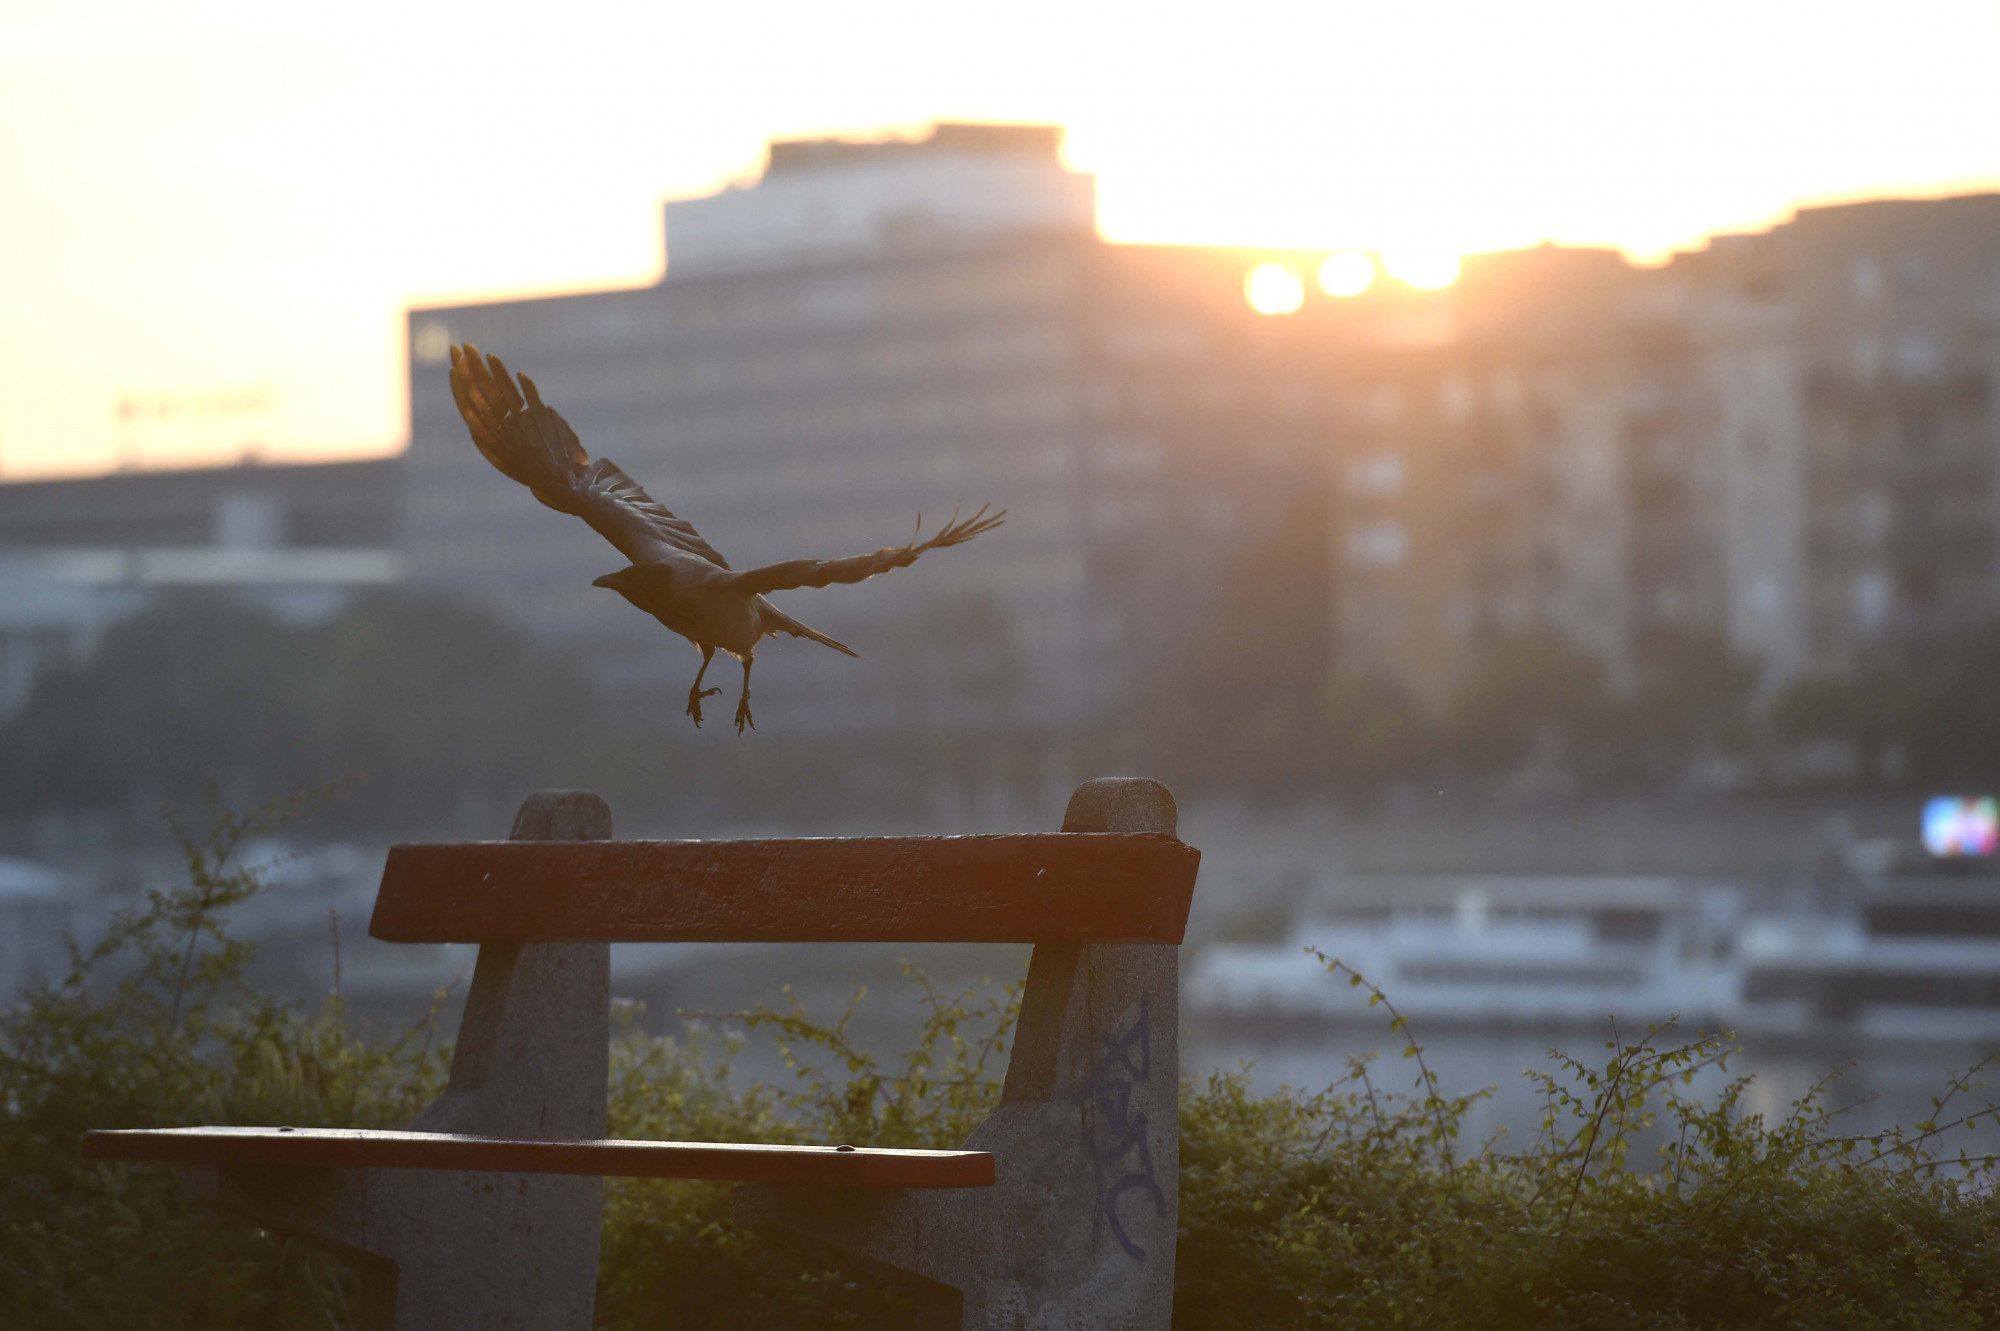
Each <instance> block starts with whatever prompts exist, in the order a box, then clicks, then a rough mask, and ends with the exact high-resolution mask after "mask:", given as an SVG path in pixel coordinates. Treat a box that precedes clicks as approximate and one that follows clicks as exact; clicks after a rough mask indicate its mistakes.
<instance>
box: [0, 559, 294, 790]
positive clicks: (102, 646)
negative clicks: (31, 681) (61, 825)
mask: <svg viewBox="0 0 2000 1331" xmlns="http://www.w3.org/2000/svg"><path fill="white" fill-rule="evenodd" d="M309 664H310V652H309V651H308V649H307V646H306V642H305V638H304V636H303V635H302V634H300V633H299V632H298V631H297V630H295V629H291V628H288V627H287V626H285V625H283V624H281V623H279V622H278V621H276V620H274V619H272V618H271V617H269V616H267V615H265V614H262V613H260V612H258V611H255V610H253V609H250V608H248V607H246V606H243V605H241V604H240V603H237V602H235V601H232V600H227V599H224V598H221V597H216V596H209V595H187V596H174V597H168V598H164V599H162V600H160V601H158V602H156V603H155V604H154V605H152V606H151V607H150V608H148V609H147V610H145V611H143V612H142V613H140V614H138V615H135V616H133V617H132V618H130V619H127V620H125V621H124V622H122V623H119V624H116V625H114V626H113V627H112V628H111V629H110V630H109V631H108V632H107V633H106V634H105V635H104V637H103V639H102V640H101V641H100V642H99V643H98V645H97V649H96V651H95V652H94V653H93V654H92V656H91V657H90V659H89V660H88V661H85V662H82V663H80V664H70V665H64V666H59V667H57V668H56V669H54V670H51V671H49V672H48V673H46V674H44V675H43V676H42V677H41V678H40V679H39V680H38V681H37V682H36V684H35V687H34V690H33V691H32V693H31V694H30V696H29V699H28V701H27V703H26V705H25V706H24V707H23V708H22V710H21V711H19V712H17V713H16V714H15V715H14V716H13V717H12V718H10V719H9V720H8V721H7V722H6V723H5V724H4V725H0V803H4V804H5V805H6V806H7V807H11V808H14V809H35V808H69V809H77V808H121V807H129V806H130V805H131V804H132V802H133V801H135V800H144V799H148V798H169V797H180V798H185V797H187V796H189V795H191V794H192V793H193V792H194V791H196V790H197V789H198V788H199V785H200V780H201V777H202V775H203V774H204V773H214V774H215V775H216V776H217V778H218V779H219V780H220V781H221V782H222V783H223V785H224V787H225V788H227V789H231V790H245V791H247V790H276V789H294V788H298V787H300V786H302V785H304V784H307V783H306V782H303V781H301V780H300V779H299V777H300V773H299V771H298V770H297V767H298V763H299V760H300V757H301V753H302V750H303V749H304V748H305V747H306V732H307V730H308V729H309V727H310V721H309V718H308V716H307V713H306V709H305V707H304V706H303V698H302V688H301V685H302V683H303V680H304V677H305V675H306V673H307V671H308V669H309Z"/></svg>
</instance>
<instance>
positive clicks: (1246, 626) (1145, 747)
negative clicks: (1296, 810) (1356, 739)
mask: <svg viewBox="0 0 2000 1331" xmlns="http://www.w3.org/2000/svg"><path fill="white" fill-rule="evenodd" d="M1326 530H1327V529H1326V522H1325V504H1324V496H1323V495H1321V494H1318V493H1316V492H1312V491H1307V492H1305V493H1302V494H1301V495H1299V496H1298V497H1297V499H1296V500H1295V501H1294V502H1293V503H1291V504H1290V505H1289V506H1288V507H1287V508H1286V510H1285V511H1284V512H1283V514H1282V515H1281V516H1280V518H1279V520H1278V521H1277V522H1275V523H1273V524H1272V525H1271V527H1270V529H1269V531H1268V532H1267V533H1266V534H1265V535H1264V536H1263V538H1262V539H1261V540H1258V541H1256V542H1255V543H1254V544H1251V545H1250V546H1249V547H1248V548H1247V549H1244V550H1242V551H1241V553H1240V554H1239V555H1238V556H1237V558H1236V560H1235V562H1234V563H1233V564H1232V565H1230V566H1228V571H1227V573H1226V575H1225V576H1224V578H1223V579H1222V582H1221V585H1220V588H1219V590H1218V591H1216V592H1214V593H1211V595H1212V596H1213V599H1212V600H1206V599H1202V598H1201V592H1200V588H1199V587H1190V588H1188V589H1187V590H1186V592H1185V594H1184V596H1183V597H1182V600H1181V603H1180V604H1179V606H1178V609H1179V610H1180V619H1179V620H1178V623H1177V625H1176V627H1177V628H1178V630H1179V635H1178V640H1174V639H1169V640H1168V641H1167V642H1166V643H1165V644H1163V646H1162V647H1161V648H1159V649H1158V650H1159V659H1157V660H1155V661H1151V662H1146V661H1140V662H1135V663H1134V664H1135V666H1136V667H1137V669H1136V671H1135V673H1136V674H1137V675H1138V677H1139V678H1140V679H1141V680H1142V681H1143V682H1142V683H1141V684H1140V685H1139V687H1138V688H1137V689H1135V691H1134V693H1133V695H1132V697H1131V698H1129V699H1128V700H1127V704H1126V707H1125V713H1126V714H1125V716H1124V717H1123V718H1122V729H1123V730H1124V732H1125V743H1124V747H1126V748H1128V749H1129V750H1130V751H1131V759H1129V760H1136V761H1138V762H1141V763H1143V764H1144V765H1146V766H1147V767H1148V768H1149V769H1150V770H1154V771H1158V772H1160V773H1161V774H1162V775H1163V776H1164V777H1165V778H1166V779H1168V780H1170V781H1173V782H1175V783H1176V784H1177V786H1184V787H1186V788H1188V789H1190V790H1198V789H1201V788H1204V787H1206V788H1209V789H1216V788H1221V789H1228V790H1238V791H1248V792H1250V793H1253V794H1260V795H1266V796H1282V795H1287V794H1294V793H1298V792H1300V791H1303V790H1308V789H1311V788H1313V787H1314V786H1317V785H1320V784H1323V783H1324V782H1325V781H1327V780H1328V779H1329V778H1330V776H1331V774H1332V771H1333V764H1332V763H1331V762H1330V761H1329V759H1330V754H1329V750H1328V748H1327V744H1326V740H1327V725H1328V721H1329V717H1328V714H1327V712H1326V710H1325V703H1326V698H1325V696H1324V693H1325V682H1326V679H1327V675H1328V667H1329V660H1330V652H1331V648H1332V643H1331V641H1330V638H1329V634H1328V630H1327V617H1326V611H1327V605H1328V588H1327V569H1328V567H1329V564H1328V555H1327V549H1326V540H1327V537H1326ZM1204 553H1205V554H1206V553H1207V552H1204Z"/></svg>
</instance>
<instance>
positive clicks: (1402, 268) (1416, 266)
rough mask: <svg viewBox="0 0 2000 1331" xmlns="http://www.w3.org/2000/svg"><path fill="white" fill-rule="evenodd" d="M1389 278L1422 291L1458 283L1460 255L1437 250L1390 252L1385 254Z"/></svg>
mask: <svg viewBox="0 0 2000 1331" xmlns="http://www.w3.org/2000/svg"><path fill="white" fill-rule="evenodd" d="M1382 266H1383V267H1384V268H1386V269H1388V270H1389V276H1391V277H1393V278H1395V279H1396V280H1397V281H1399V282H1401V283H1403V284H1404V285H1406V286H1413V287H1416V288H1417V289H1418V290H1419V291H1436V290H1438V289H1439V288H1441V287H1448V286H1450V285H1451V284H1452V283H1453V282H1456V281H1457V280H1458V267H1459V264H1458V256H1457V255H1456V254H1440V253H1438V252H1436V251H1434V250H1430V251H1427V250H1389V251H1386V252H1385V253H1384V254H1383V255H1382Z"/></svg>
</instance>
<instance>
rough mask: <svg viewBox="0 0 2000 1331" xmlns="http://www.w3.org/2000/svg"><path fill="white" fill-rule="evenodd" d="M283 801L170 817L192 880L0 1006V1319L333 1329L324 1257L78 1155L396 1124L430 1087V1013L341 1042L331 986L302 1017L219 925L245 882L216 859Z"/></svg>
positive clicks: (433, 1056)
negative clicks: (167, 1131)
mask: <svg viewBox="0 0 2000 1331" xmlns="http://www.w3.org/2000/svg"><path fill="white" fill-rule="evenodd" d="M293 811H294V809H293V808H292V807H273V808H270V809H266V810H264V811H262V812H260V813H258V814H256V815H253V816H251V817H247V818H246V817H238V816H236V815H234V814H231V813H229V812H228V811H227V810H225V809H223V808H222V807H221V806H220V803H219V802H218V801H217V800H215V799H214V798H213V795H212V794H211V798H210V813H211V826H210V828H209V830H208V831H207V833H206V834H204V835H201V836H198V837H197V836H194V835H192V834H190V833H188V832H186V831H185V830H183V829H182V828H181V827H180V826H179V825H178V824H174V825H173V827H172V830H173V832H174V835H175V837H176V839H177V841H178V842H179V845H180V847H181V850H182V852H183V854H184V855H185V857H186V861H187V868H188V884H187V886H186V887H184V888H181V889H179V890H177V891H173V892H158V891H155V892H152V893H150V894H149V895H148V897H147V900H146V903H145V904H144V905H143V906H141V907H138V908H135V909H132V910H128V911H125V912H122V913H120V914H119V915H117V916H116V917H115V918H114V919H113V920H112V922H111V926H110V929H109V930H108V932H107V933H106V935H105V937H104V938H103V940H102V941H101V942H99V943H98V944H97V945H96V946H95V947H94V948H92V949H91V950H90V951H89V952H88V953H81V952H74V951H73V953H72V958H71V965H70V968H69V974H68V977H67V978H66V979H65V980H64V981H63V982H62V983H60V984H57V985H55V986H53V987H50V988H46V989H43V990H40V991H38V992H34V993H31V994H30V995H28V996H27V998H26V1000H25V1001H24V1002H23V1003H21V1004H20V1005H19V1006H18V1007H16V1008H14V1009H13V1010H11V1011H8V1012H6V1013H5V1014H4V1016H0V1326H7V1327H18V1328H41V1327H64V1328H69V1327H75V1328H86V1327H88V1328H97V1327H102V1328H112V1327H141V1326H143V1327H154V1328H162V1331H165V1329H168V1328H182V1327H185V1328H209V1327H215V1328H222V1327H248V1326H285V1327H335V1326H340V1325H343V1324H345V1320H346V1319H345V1317H344V1315H343V1314H344V1312H345V1309H346V1306H347V1301H348V1299H349V1298H350V1297H351V1295H352V1293H353V1285H352V1282H351V1281H350V1280H348V1279H347V1278H346V1276H345V1274H344V1273H343V1272H342V1270H341V1268H340V1267H339V1266H337V1265H336V1264H335V1263H334V1262H332V1261H331V1260H330V1259H328V1258H326V1257H324V1256H322V1255H321V1254H319V1253H317V1252H314V1251H311V1250H309V1249H306V1248H304V1247H302V1246H300V1245H297V1244H294V1243H290V1242H288V1241H286V1240H283V1239H280V1238H277V1237H274V1236H272V1235H269V1234H264V1233H260V1232H257V1231H254V1230H251V1229H249V1228H247V1227H245V1226H242V1225H239V1224H234V1223H230V1222H228V1221H226V1220H224V1219H222V1218H221V1217H219V1216H217V1215H214V1214H212V1213H210V1212H208V1211H205V1210H203V1209H201V1208H199V1207H196V1206H192V1205H189V1204H188V1203H187V1202H186V1201H184V1200H183V1198H182V1196H181V1192H180V1188H179V1186H178V1184H177V1183H176V1181H175V1179H174V1176H173V1175H172V1173H170V1172H169V1171H166V1170H162V1169H129V1168H126V1167H123V1166H118V1165H101V1164H86V1163H84V1162H83V1161H82V1160H80V1159H79V1158H78V1155H77V1143H78V1142H79V1141H80V1140H81V1138H82V1136H83V1134H84V1132H85V1131H87V1130H88V1129H91V1128H100V1127H112V1126H116V1127H178V1126H187V1125H193V1124H201V1123H251V1124H254V1123H315V1124H330V1125H342V1126H355V1127H402V1126H405V1125H407V1124H408V1122H409V1120H410V1118H411V1117H412V1116H413V1115H414V1114H415V1112H416V1111H417V1109H419V1108H420V1107H421V1106H422V1105H423V1104H424V1103H425V1102H426V1101H427V1100H428V1099H429V1098H430V1096H431V1095H432V1094H434V1093H435V1090H436V1088H437V1087H438V1086H439V1085H440V1084H441V1083H442V1077H441V1075H440V1074H441V1071H442V1067H443V1051H441V1050H440V1049H439V1048H438V1047H437V1045H436V1043H435V1042H434V1041H433V1040H432V1039H431V1035H432V1033H433V1032H434V1029H435V1025H434V1023H433V1022H426V1023H423V1024H422V1025H420V1026H418V1027H416V1028H413V1029H412V1030H410V1031H409V1032H407V1033H405V1034H404V1035H403V1037H402V1038H400V1039H397V1040H394V1041H391V1042H388V1043H381V1044H376V1043H367V1042H363V1041H359V1040H356V1039H354V1038H352V1037H351V1035H350V1034H349V1032H348V1029H347V1023H346V1021H345V1019H344V1015H343V1013H342V1011H341V1005H340V1002H339V998H338V995H337V994H336V996H335V999H334V1001H333V1002H332V1003H330V1004H329V1005H328V1006H327V1007H326V1009H325V1010H324V1011H322V1012H320V1013H318V1014H316V1015H307V1014H305V1013H303V1012H301V1011H300V1010H298V1009H297V1008H296V1007H294V1006H292V1005H289V1004H284V1003H279V1002H276V1001H274V1000H272V999H269V998H266V997H264V996H262V995H260V994H257V993H255V992H253V991H251V990H250V989H249V988H248V987H247V986H246V985H245V984H244V982H243V968H244V965H245V963H246V962H247V961H248V960H249V957H250V947H249V945H248V944H246V943H243V942H241V941H240V940H237V939H233V938H231V937H230V936H229V935H228V933H227V931H226V929H225V927H224V926H225V924H226V919H227V915H228V911H229V909H230V907H232V906H234V905H236V904H237V903H238V902H240V901H242V900H244V899H245V898H246V897H248V896H249V895H250V894H251V893H252V892H254V891H255V890H256V888H257V881H256V878H255V876H254V875H253V874H252V873H251V872H249V871H247V870H245V869H242V868H236V867H231V864H230V859H231V855H232V853H233V852H234V851H235V849H236V848H237V847H238V845H239V844H241V843H242V842H243V841H244V840H245V839H246V838H249V837H252V836H255V835H258V834H260V833H261V832H263V831H266V830H268V829H269V828H270V827H271V826H272V825H273V824H275V823H277V822H280V821H282V820H283V819H284V818H285V817H287V816H288V815H289V814H290V813H291V812H293Z"/></svg>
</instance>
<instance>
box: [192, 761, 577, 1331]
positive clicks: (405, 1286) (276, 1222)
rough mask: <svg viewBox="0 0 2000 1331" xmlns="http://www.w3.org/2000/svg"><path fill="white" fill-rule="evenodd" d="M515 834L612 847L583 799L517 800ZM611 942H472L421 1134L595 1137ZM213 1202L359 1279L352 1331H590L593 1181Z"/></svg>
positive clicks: (418, 1184) (371, 1186) (455, 1181)
mask: <svg viewBox="0 0 2000 1331" xmlns="http://www.w3.org/2000/svg"><path fill="white" fill-rule="evenodd" d="M513 839H514V840H516V841H608V840H610V839H611V810H610V809H609V808H607V807H606V806H605V803H604V801H603V800H601V799H599V798H598V797H597V796H596V795H593V794H591V793H590V792H589V791H581V790H545V791H542V792H540V793H539V794H536V795H531V796H529V797H528V799H527V800H526V801H525V802H524V803H523V804H522V805H521V810H520V813H519V814H518V815H517V816H516V817H515V819H514V831H513ZM610 958H611V949H610V947H609V945H608V944H604V943H526V944H513V943H488V944H485V945H483V946H482V947H481V948H480V949H479V961H478V965H477V967H476V968H475V970H474V972H473V978H472V989H471V992H470V993H469V994H468V995H467V997H466V1004H465V1016H464V1019H463V1020H462V1022H461V1023H460V1026H459V1034H458V1043H457V1046H456V1047H455V1049H454V1050H453V1053H452V1061H451V1079H450V1082H449V1083H448V1085H447V1086H446V1089H445V1091H444V1094H442V1095H440V1096H439V1097H438V1098H437V1100H436V1101H435V1102H433V1103H432V1104H431V1105H430V1107H429V1108H427V1109H425V1110H424V1111H423V1113H421V1114H419V1115H418V1116H417V1119H416V1121H415V1122H414V1123H412V1124H411V1125H410V1126H411V1127H412V1128H413V1129H415V1130H418V1131H422V1132H460V1133H475V1134H480V1135H485V1136H502V1137H542V1138H554V1137H561V1138H589V1137H602V1136H604V1135H605V1097H606V1084H607V1082H608V1080H609V1059H610V1015H609V1010H610V974H611V965H610ZM216 1183H217V1185H218V1187H217V1191H218V1194H219V1200H221V1201H222V1202H223V1203H224V1204H226V1205H230V1206H232V1207H240V1208H243V1209H245V1210H248V1211H249V1212H250V1213H251V1214H252V1216H253V1217H254V1218H255V1220H256V1221H257V1222H258V1223H260V1224H264V1225H268V1226H271V1227H274V1228H280V1229H283V1230H286V1231H289V1232H291V1233H295V1234H297V1235H299V1236H300V1237H303V1238H306V1239H309V1240H312V1241H315V1242H318V1243H322V1244H325V1245H326V1246H328V1247H331V1248H334V1249H335V1250H337V1251H339V1252H341V1253H342V1254H343V1255H344V1256H346V1257H347V1258H348V1259H349V1260H350V1261H352V1262H353V1264H354V1265H355V1266H356V1267H357V1269H358V1270H359V1271H360V1272H361V1276H362V1283H363V1288H364V1293H363V1304H364V1306H363V1308H362V1309H361V1323H360V1324H361V1326H362V1327H363V1328H364V1331H390V1328H399V1329H400V1331H459V1329H461V1328H462V1329H463V1331H475V1329H476V1331H502V1329H505V1331H589V1328H590V1325H591V1315H592V1312H593V1311H594V1307H595V1303H596V1297H597V1254H598V1239H599V1234H600V1231H601V1230H602V1228H603V1223H604V1180H602V1179H598V1178H575V1177H568V1176H561V1175H548V1174H493V1173H455V1172H449V1171H436V1172H433V1171H429V1170H414V1169H344V1170H304V1169H301V1170H275V1169H264V1168H229V1169H224V1170H222V1171H220V1178H219V1179H218V1180H216Z"/></svg>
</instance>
